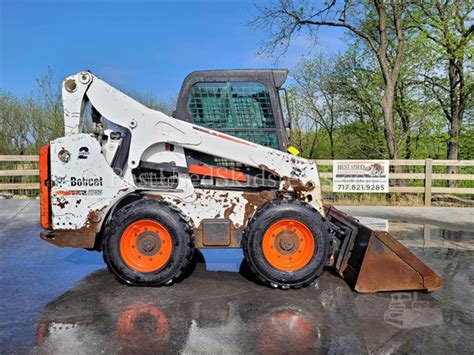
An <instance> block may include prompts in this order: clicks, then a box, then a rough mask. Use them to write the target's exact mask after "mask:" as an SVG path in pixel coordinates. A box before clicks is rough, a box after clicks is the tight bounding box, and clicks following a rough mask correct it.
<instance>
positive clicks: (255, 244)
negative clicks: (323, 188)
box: [242, 200, 330, 289]
mask: <svg viewBox="0 0 474 355" xmlns="http://www.w3.org/2000/svg"><path fill="white" fill-rule="evenodd" d="M280 221H281V223H287V222H285V221H290V222H289V223H291V221H295V222H293V223H294V224H295V225H296V227H295V229H296V230H297V229H298V227H300V228H301V230H302V231H303V232H304V233H305V234H306V238H307V239H304V238H302V239H299V235H298V234H296V233H297V232H298V231H297V232H295V235H297V240H296V245H295V244H294V243H293V242H292V241H291V240H290V241H289V242H288V241H287V240H285V238H286V237H285V236H283V238H280V237H281V232H280V233H278V231H282V230H283V232H284V228H283V229H282V228H281V227H280V228H279V229H278V224H279V223H280ZM275 226H276V227H277V229H275V234H277V235H275V234H272V235H270V236H269V237H270V238H271V237H273V238H275V242H273V241H271V243H270V244H269V242H268V241H267V240H266V238H265V236H266V233H267V231H270V233H271V231H272V228H273V229H274V228H275ZM285 233H286V232H285ZM298 233H299V232H298ZM290 234H291V233H290ZM267 237H268V236H267ZM278 238H280V239H278ZM290 239H291V238H290ZM278 240H280V242H282V243H283V245H282V246H283V248H282V249H280V252H281V254H279V253H278V252H277V253H276V254H275V257H278V258H280V256H281V257H282V259H284V258H286V260H287V261H288V260H291V259H290V258H291V257H293V256H298V255H304V253H306V254H307V255H306V256H305V257H303V259H302V260H300V261H301V263H300V265H298V264H296V265H297V267H296V268H294V269H292V267H291V266H292V264H291V261H288V263H289V264H288V267H287V266H286V265H284V264H281V263H280V264H278V262H279V260H280V259H275V260H278V261H275V262H273V263H272V258H271V256H272V255H270V256H269V254H268V252H269V250H270V249H269V248H271V249H272V250H271V251H272V252H273V249H274V245H275V248H277V249H278V248H280V245H279V244H276V243H277V241H278ZM298 240H301V244H298V243H299V241H298ZM303 240H304V241H303ZM264 241H265V243H264ZM273 243H275V244H273ZM285 243H286V244H285ZM288 243H289V245H288ZM307 246H310V248H307ZM242 247H243V252H244V256H245V259H246V261H247V263H248V265H249V266H250V269H251V270H252V272H253V273H254V274H255V275H256V276H257V277H258V278H259V279H260V280H261V281H263V282H264V283H265V284H267V285H268V286H271V287H279V288H283V289H287V288H300V287H304V286H307V285H309V284H310V283H311V282H312V281H314V279H316V278H317V277H318V276H319V275H320V274H321V273H322V271H323V268H324V266H325V265H326V264H327V259H328V256H329V251H330V237H329V233H328V225H327V223H326V221H325V220H324V219H323V217H322V216H321V215H320V214H319V213H318V212H317V211H316V210H315V209H314V208H312V207H311V206H310V205H308V204H306V203H303V202H300V201H297V200H279V201H275V202H270V203H268V204H266V205H264V206H263V207H262V208H260V209H259V210H258V211H257V212H256V213H255V215H254V216H253V217H252V219H251V220H250V222H249V224H248V226H247V228H246V230H245V233H244V235H243V237H242ZM285 247H286V248H285ZM292 248H293V249H292ZM305 248H306V250H305ZM308 250H309V251H308ZM285 253H286V254H285ZM298 253H301V254H298ZM265 255H267V256H265ZM300 259H301V258H300ZM275 263H277V264H275ZM275 265H277V266H275ZM293 265H294V264H293Z"/></svg>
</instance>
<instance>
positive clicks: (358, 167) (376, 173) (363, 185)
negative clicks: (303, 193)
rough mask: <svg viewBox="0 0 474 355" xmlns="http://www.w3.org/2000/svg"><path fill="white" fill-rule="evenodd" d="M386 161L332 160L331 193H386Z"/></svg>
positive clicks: (387, 164)
mask: <svg viewBox="0 0 474 355" xmlns="http://www.w3.org/2000/svg"><path fill="white" fill-rule="evenodd" d="M388 169H389V162H388V160H334V161H333V166H332V184H333V186H332V191H333V192H363V193H368V192H369V193H387V192H389V191H388V173H389V171H388Z"/></svg>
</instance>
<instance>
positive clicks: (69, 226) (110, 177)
mask: <svg viewBox="0 0 474 355" xmlns="http://www.w3.org/2000/svg"><path fill="white" fill-rule="evenodd" d="M133 190H134V187H132V186H131V185H129V184H127V183H126V182H125V181H124V180H123V179H121V178H120V177H119V176H117V175H116V174H115V173H114V172H113V170H112V168H111V167H110V166H109V165H108V163H107V161H106V160H105V158H104V156H103V155H102V154H101V151H100V145H99V143H98V142H97V140H95V139H94V138H92V137H91V136H89V135H87V134H77V135H71V136H66V137H62V138H58V139H56V140H55V141H53V142H51V212H52V227H53V229H54V230H55V231H68V230H76V231H82V232H90V233H94V234H95V232H96V231H98V230H100V226H101V225H102V222H103V219H104V217H105V214H106V213H107V211H108V209H109V208H110V207H111V206H113V204H114V203H115V201H117V200H118V199H120V198H121V197H122V196H124V195H125V194H128V193H130V192H132V191H133Z"/></svg>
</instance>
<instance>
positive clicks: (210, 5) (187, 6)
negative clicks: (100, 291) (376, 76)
mask: <svg viewBox="0 0 474 355" xmlns="http://www.w3.org/2000/svg"><path fill="white" fill-rule="evenodd" d="M257 1H258V0H257ZM257 3H259V2H257ZM0 4H1V7H0V16H1V17H0V19H1V23H0V40H1V43H0V46H1V47H0V50H1V53H0V54H1V55H0V68H1V69H0V90H1V91H7V92H11V93H13V94H14V95H17V96H20V97H24V96H26V95H29V94H30V93H31V92H32V91H33V90H34V88H35V85H36V79H37V78H40V77H42V76H43V75H45V74H46V73H47V71H48V68H51V70H52V71H53V72H54V75H55V77H56V78H57V79H58V80H59V79H60V78H64V77H66V76H68V75H70V74H73V73H76V72H78V71H82V70H91V71H92V72H93V73H94V74H96V75H97V76H99V77H101V78H102V79H104V80H106V81H108V82H109V83H111V84H112V85H115V86H117V87H119V88H122V89H124V90H126V91H140V92H149V93H152V94H153V95H154V96H156V97H157V98H158V99H160V100H163V101H166V100H167V99H170V98H171V97H173V96H175V95H176V94H177V93H178V92H179V89H180V87H181V84H182V82H183V80H184V78H185V76H186V75H187V74H189V73H190V72H192V71H194V70H203V69H240V68H272V67H280V68H288V69H291V68H292V67H294V66H295V65H296V64H297V63H298V61H299V60H300V59H301V56H302V55H304V54H308V53H309V52H311V53H314V51H319V50H322V51H324V52H332V53H337V52H338V51H342V50H344V48H345V43H344V41H343V32H342V31H341V30H339V29H334V28H327V29H321V30H320V32H319V42H318V44H317V46H316V47H315V46H314V45H312V42H311V41H310V39H309V38H308V37H305V36H304V35H302V36H300V37H298V38H296V39H295V40H294V41H293V42H292V44H291V46H290V48H289V50H288V52H287V54H286V55H285V56H284V57H281V58H280V59H278V60H276V58H272V57H270V58H263V57H260V56H259V55H258V50H259V48H260V45H261V43H262V41H264V40H265V39H267V37H266V33H265V32H264V31H263V29H251V28H250V27H249V26H248V25H247V24H248V22H249V21H250V20H251V19H252V18H254V17H255V16H256V15H257V14H258V10H257V9H256V7H255V3H254V1H247V0H238V1H230V0H207V1H198V0H195V1H181V0H177V1H176V0H175V1H159V0H156V1H151V0H148V1H132V0H130V1H125V0H115V1H113V0H108V1H104V0H102V1H93V0H82V1H79V0H62V1H57V0H56V1H51V0H43V1H40V0H0Z"/></svg>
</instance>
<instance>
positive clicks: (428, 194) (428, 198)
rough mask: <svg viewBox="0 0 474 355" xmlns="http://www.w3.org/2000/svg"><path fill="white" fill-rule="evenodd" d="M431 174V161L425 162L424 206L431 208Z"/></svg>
mask: <svg viewBox="0 0 474 355" xmlns="http://www.w3.org/2000/svg"><path fill="white" fill-rule="evenodd" d="M432 173H433V159H426V160H425V206H426V207H429V206H431V174H432Z"/></svg>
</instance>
